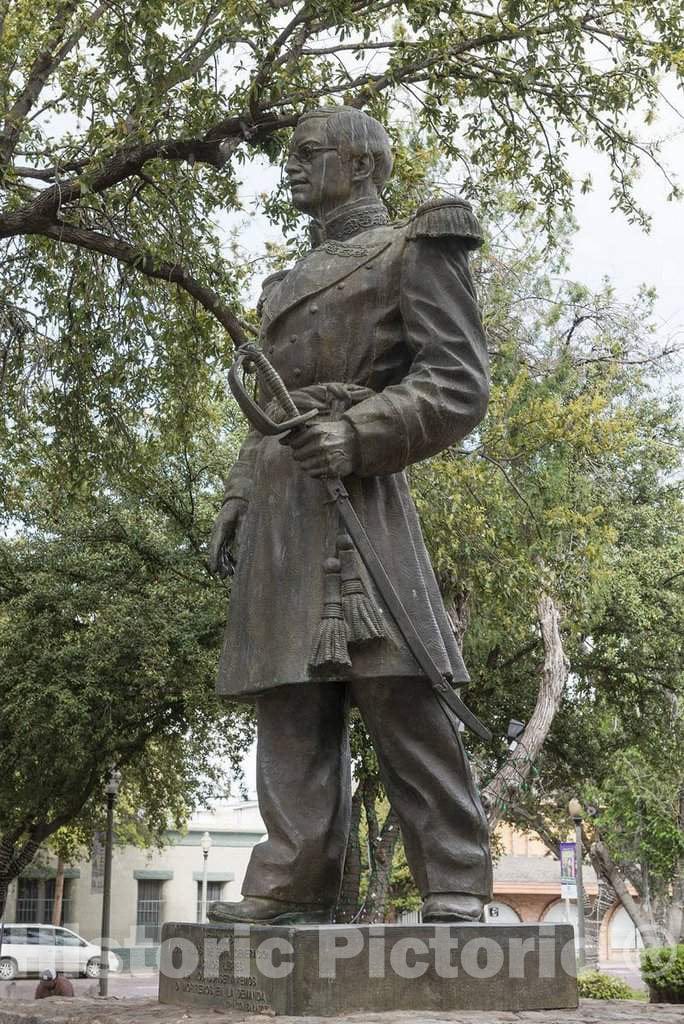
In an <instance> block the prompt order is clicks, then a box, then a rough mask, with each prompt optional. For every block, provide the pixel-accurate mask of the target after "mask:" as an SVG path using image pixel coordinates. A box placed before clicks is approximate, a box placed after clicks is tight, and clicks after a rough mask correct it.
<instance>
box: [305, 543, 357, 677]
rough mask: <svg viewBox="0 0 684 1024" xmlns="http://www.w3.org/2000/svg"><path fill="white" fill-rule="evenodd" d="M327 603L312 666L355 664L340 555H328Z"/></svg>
mask: <svg viewBox="0 0 684 1024" xmlns="http://www.w3.org/2000/svg"><path fill="white" fill-rule="evenodd" d="M323 570H324V572H325V579H324V581H323V582H324V587H325V591H324V604H323V616H322V618H321V624H320V626H319V628H318V636H317V637H316V641H315V643H314V645H313V651H312V654H311V661H310V664H311V667H312V668H319V669H320V668H334V667H336V666H340V665H345V666H347V667H350V666H351V660H350V658H349V651H348V650H347V624H346V623H345V621H344V615H343V614H342V591H341V584H340V563H339V560H338V559H337V558H327V559H326V560H325V562H324V563H323Z"/></svg>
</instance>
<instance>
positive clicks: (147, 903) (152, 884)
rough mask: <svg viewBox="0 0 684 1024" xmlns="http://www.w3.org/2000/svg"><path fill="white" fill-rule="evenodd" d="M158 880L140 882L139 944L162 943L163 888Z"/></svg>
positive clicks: (137, 919) (150, 879)
mask: <svg viewBox="0 0 684 1024" xmlns="http://www.w3.org/2000/svg"><path fill="white" fill-rule="evenodd" d="M163 885H164V883H163V882H162V881H160V880H159V879H156V878H149V879H148V878H146V879H139V880H138V911H137V917H136V922H137V926H138V936H137V941H138V942H160V941H161V926H162V907H163V905H164V902H163V900H162V886H163Z"/></svg>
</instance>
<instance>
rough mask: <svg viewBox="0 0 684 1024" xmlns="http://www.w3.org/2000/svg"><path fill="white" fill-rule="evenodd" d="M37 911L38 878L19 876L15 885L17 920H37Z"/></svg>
mask: <svg viewBox="0 0 684 1024" xmlns="http://www.w3.org/2000/svg"><path fill="white" fill-rule="evenodd" d="M38 913H39V908H38V879H37V878H20V879H19V884H18V887H17V921H37V920H38Z"/></svg>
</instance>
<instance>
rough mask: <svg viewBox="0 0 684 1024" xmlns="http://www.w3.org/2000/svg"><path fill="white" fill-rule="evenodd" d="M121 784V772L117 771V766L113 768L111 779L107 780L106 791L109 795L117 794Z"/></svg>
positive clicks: (110, 774)
mask: <svg viewBox="0 0 684 1024" xmlns="http://www.w3.org/2000/svg"><path fill="white" fill-rule="evenodd" d="M120 785H121V772H120V771H117V769H116V768H113V769H112V771H111V772H110V773H109V779H108V780H107V784H106V786H105V793H106V794H107V796H116V794H117V793H118V792H119V787H120Z"/></svg>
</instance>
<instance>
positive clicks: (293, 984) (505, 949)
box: [159, 923, 577, 1016]
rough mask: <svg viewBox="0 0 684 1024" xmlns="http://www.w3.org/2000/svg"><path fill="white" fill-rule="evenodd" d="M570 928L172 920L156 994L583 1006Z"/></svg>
mask: <svg viewBox="0 0 684 1024" xmlns="http://www.w3.org/2000/svg"><path fill="white" fill-rule="evenodd" d="M575 971H576V967H575V946H574V940H573V929H572V927H571V926H570V925H533V924H516V925H510V924H499V925H497V924H458V925H361V926H353V925H324V926H313V925H311V926H298V927H257V926H251V927H250V926H247V925H200V924H182V923H169V924H166V925H164V929H163V932H162V946H161V967H160V983H159V999H160V1001H161V1002H162V1003H172V1004H177V1005H180V1006H194V1007H217V1008H220V1009H224V1010H227V1009H236V1010H243V1011H246V1012H248V1013H260V1012H262V1013H268V1012H272V1013H275V1014H283V1015H287V1016H306V1015H312V1016H334V1015H336V1014H341V1013H355V1012H363V1011H366V1012H369V1013H371V1012H382V1011H390V1010H508V1011H515V1010H540V1009H561V1008H573V1007H576V1006H577V983H576V979H575Z"/></svg>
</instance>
